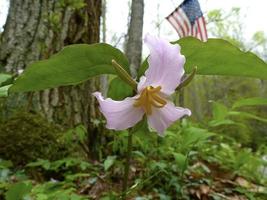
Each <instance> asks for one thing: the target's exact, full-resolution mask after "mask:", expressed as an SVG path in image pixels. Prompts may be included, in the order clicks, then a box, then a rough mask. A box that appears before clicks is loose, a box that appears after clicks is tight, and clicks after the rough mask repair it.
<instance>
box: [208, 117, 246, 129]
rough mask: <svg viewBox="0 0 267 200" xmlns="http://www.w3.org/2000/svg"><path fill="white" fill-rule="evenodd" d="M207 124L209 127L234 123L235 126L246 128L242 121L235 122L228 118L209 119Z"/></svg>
mask: <svg viewBox="0 0 267 200" xmlns="http://www.w3.org/2000/svg"><path fill="white" fill-rule="evenodd" d="M208 124H209V126H210V127H217V126H228V127H229V125H235V126H240V127H242V128H246V125H245V124H243V123H239V122H235V121H233V120H230V119H222V120H211V121H209V123H208Z"/></svg>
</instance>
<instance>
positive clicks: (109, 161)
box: [104, 156, 117, 171]
mask: <svg viewBox="0 0 267 200" xmlns="http://www.w3.org/2000/svg"><path fill="white" fill-rule="evenodd" d="M116 158H117V156H108V157H107V159H106V160H105V161H104V170H105V171H107V170H108V169H109V168H110V167H112V165H113V164H114V163H115V160H116Z"/></svg>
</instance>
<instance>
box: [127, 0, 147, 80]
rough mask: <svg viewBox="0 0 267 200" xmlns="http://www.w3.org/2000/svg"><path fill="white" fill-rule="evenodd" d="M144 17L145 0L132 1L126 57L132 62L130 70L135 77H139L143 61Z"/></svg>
mask: <svg viewBox="0 0 267 200" xmlns="http://www.w3.org/2000/svg"><path fill="white" fill-rule="evenodd" d="M143 17H144V0H132V6H131V20H130V26H129V29H128V38H127V46H126V55H127V57H128V59H129V62H130V69H131V74H132V76H133V77H136V76H137V70H138V67H139V66H140V63H141V59H142V35H143Z"/></svg>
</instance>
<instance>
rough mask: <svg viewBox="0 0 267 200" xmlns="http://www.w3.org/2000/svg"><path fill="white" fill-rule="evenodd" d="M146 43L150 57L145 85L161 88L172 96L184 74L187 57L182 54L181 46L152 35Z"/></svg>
mask: <svg viewBox="0 0 267 200" xmlns="http://www.w3.org/2000/svg"><path fill="white" fill-rule="evenodd" d="M145 43H146V44H147V45H148V48H149V50H150V56H149V57H148V63H149V67H148V69H147V71H146V72H145V76H146V83H145V84H144V85H145V86H147V85H152V86H155V87H157V86H161V87H162V91H163V92H164V93H165V94H168V95H170V94H172V93H173V92H174V90H175V88H176V87H177V86H178V85H179V84H180V82H181V78H182V76H183V74H184V63H185V57H184V56H183V55H181V53H180V46H179V45H178V44H176V45H172V44H170V43H169V42H168V41H166V40H164V39H161V38H157V37H153V36H151V35H146V37H145Z"/></svg>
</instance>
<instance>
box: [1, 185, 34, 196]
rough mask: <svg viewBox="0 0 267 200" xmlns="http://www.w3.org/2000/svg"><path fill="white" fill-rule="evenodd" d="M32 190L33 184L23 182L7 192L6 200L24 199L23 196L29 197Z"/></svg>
mask: <svg viewBox="0 0 267 200" xmlns="http://www.w3.org/2000/svg"><path fill="white" fill-rule="evenodd" d="M31 189H32V185H31V184H26V183H23V182H20V183H16V184H14V185H12V186H11V187H10V188H9V190H8V191H7V192H6V194H5V195H6V200H18V199H23V196H25V195H27V194H28V193H29V192H30V191H31Z"/></svg>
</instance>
